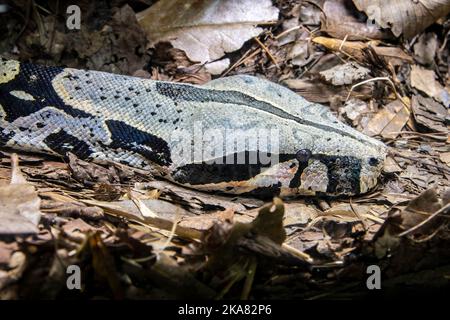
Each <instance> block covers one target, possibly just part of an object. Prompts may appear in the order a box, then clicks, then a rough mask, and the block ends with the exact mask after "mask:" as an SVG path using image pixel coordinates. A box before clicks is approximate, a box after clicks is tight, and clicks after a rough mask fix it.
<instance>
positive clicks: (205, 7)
mask: <svg viewBox="0 0 450 320" xmlns="http://www.w3.org/2000/svg"><path fill="white" fill-rule="evenodd" d="M137 19H138V21H139V23H140V24H141V26H142V28H143V29H144V30H145V31H146V33H147V37H148V39H149V40H150V42H151V44H152V45H154V44H156V43H157V42H162V41H168V42H170V43H171V44H172V45H173V46H174V47H175V48H179V49H182V50H183V51H185V52H186V54H187V56H188V57H189V59H191V60H192V61H196V62H201V63H206V62H212V61H215V60H217V59H219V58H221V57H222V56H223V55H224V54H225V53H226V52H232V51H235V50H237V49H239V48H241V46H242V45H243V44H244V42H245V41H247V40H249V39H251V38H252V37H255V36H257V35H258V34H260V33H261V32H262V31H263V29H262V28H259V27H255V26H256V25H258V24H262V23H269V22H273V21H275V20H277V19H278V9H277V8H275V7H274V6H273V5H272V2H271V1H270V0H262V1H258V4H257V5H255V2H254V1H252V0H226V1H223V0H212V1H204V0H203V1H198V0H188V1H184V0H166V1H159V2H157V3H156V4H154V5H153V6H151V7H150V8H148V9H147V10H145V11H142V12H140V13H138V14H137ZM215 68H217V65H215ZM216 71H217V70H216Z"/></svg>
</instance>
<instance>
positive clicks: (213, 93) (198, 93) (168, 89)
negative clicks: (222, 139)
mask: <svg viewBox="0 0 450 320" xmlns="http://www.w3.org/2000/svg"><path fill="white" fill-rule="evenodd" d="M156 90H157V91H158V93H159V94H162V95H165V96H166V97H169V98H170V99H172V100H174V101H195V102H217V103H224V104H227V103H228V104H236V105H242V106H246V107H250V108H254V109H257V110H260V111H264V112H267V113H270V114H273V115H275V116H277V117H280V118H284V119H287V120H292V121H295V122H297V123H300V124H303V125H308V126H312V127H317V128H320V129H323V130H327V131H330V132H335V133H337V134H340V135H343V136H347V137H351V138H353V139H357V140H361V139H360V138H358V137H355V136H354V135H352V134H349V133H347V132H344V131H342V130H339V129H336V128H334V127H330V126H327V125H323V124H318V123H316V122H313V121H309V120H305V119H300V118H299V117H296V116H294V115H292V114H290V113H288V112H286V111H284V110H282V109H280V108H277V107H275V106H273V105H271V104H269V103H267V102H264V101H260V100H257V99H255V98H253V97H251V96H249V95H247V94H245V93H242V92H239V91H232V90H230V91H226V90H214V89H204V88H198V87H187V86H185V85H179V84H176V83H170V84H168V83H165V82H158V83H156Z"/></svg>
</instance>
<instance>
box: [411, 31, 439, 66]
mask: <svg viewBox="0 0 450 320" xmlns="http://www.w3.org/2000/svg"><path fill="white" fill-rule="evenodd" d="M437 49H438V41H437V34H436V33H434V32H424V33H423V34H422V35H420V37H419V39H417V42H416V44H415V45H414V55H415V58H416V60H417V61H418V62H419V63H420V64H423V65H431V64H433V62H434V57H435V55H436V51H437Z"/></svg>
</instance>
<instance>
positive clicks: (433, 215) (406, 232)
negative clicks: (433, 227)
mask: <svg viewBox="0 0 450 320" xmlns="http://www.w3.org/2000/svg"><path fill="white" fill-rule="evenodd" d="M449 209H450V202H449V203H447V204H446V205H445V206H443V207H442V208H440V209H439V210H438V211H436V212H435V213H433V214H432V215H431V216H429V217H428V218H426V219H425V220H423V221H422V222H421V223H419V224H417V225H415V226H414V227H412V228H410V229H408V230H406V231H403V232H402V233H400V234H399V235H398V236H399V237H403V236H406V235H407V234H410V233H411V232H414V231H416V230H417V229H419V228H420V227H422V226H424V225H425V224H427V223H428V222H430V221H431V220H433V219H434V218H435V217H437V216H438V215H440V214H441V213H446V211H449Z"/></svg>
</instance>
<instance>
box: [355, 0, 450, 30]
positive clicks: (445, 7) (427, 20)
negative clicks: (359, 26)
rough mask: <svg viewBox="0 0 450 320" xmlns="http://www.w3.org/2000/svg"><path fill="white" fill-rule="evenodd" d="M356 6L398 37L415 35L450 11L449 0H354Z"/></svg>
mask: <svg viewBox="0 0 450 320" xmlns="http://www.w3.org/2000/svg"><path fill="white" fill-rule="evenodd" d="M353 3H354V4H355V5H356V7H357V8H358V9H359V10H361V11H364V12H365V13H366V14H367V16H368V18H369V19H371V20H375V21H376V22H377V23H378V24H379V25H380V26H381V27H382V28H391V30H392V33H393V34H394V35H395V36H396V37H398V36H400V35H401V34H403V35H404V36H405V37H406V38H410V37H413V36H414V35H416V34H417V33H419V32H420V31H422V30H424V29H425V28H426V27H428V26H429V25H431V24H432V23H433V22H435V21H436V20H437V19H438V18H440V17H445V16H446V15H447V14H448V13H449V12H450V2H449V1H447V0H419V1H411V0H397V1H391V0H353Z"/></svg>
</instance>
